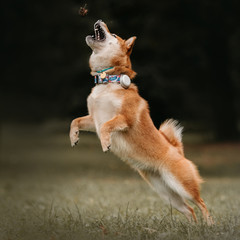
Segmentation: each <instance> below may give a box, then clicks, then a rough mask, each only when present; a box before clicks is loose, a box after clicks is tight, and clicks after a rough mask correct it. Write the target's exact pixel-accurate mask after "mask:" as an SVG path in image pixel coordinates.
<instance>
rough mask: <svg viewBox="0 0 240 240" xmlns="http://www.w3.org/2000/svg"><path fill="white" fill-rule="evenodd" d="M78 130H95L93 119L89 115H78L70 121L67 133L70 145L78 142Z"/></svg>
mask: <svg viewBox="0 0 240 240" xmlns="http://www.w3.org/2000/svg"><path fill="white" fill-rule="evenodd" d="M80 130H82V131H90V132H96V129H95V125H94V122H93V119H92V117H91V116H90V115H87V116H85V117H79V118H76V119H74V120H73V121H72V123H71V126H70V133H69V136H70V141H71V145H72V147H74V146H75V145H76V144H77V143H78V140H79V131H80Z"/></svg>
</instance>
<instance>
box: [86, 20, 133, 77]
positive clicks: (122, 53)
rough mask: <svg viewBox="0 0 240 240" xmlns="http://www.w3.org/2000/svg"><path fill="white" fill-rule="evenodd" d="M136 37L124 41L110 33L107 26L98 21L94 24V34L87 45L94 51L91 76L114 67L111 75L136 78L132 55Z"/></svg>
mask: <svg viewBox="0 0 240 240" xmlns="http://www.w3.org/2000/svg"><path fill="white" fill-rule="evenodd" d="M135 40H136V37H131V38H129V39H128V40H123V39H122V38H120V37H119V36H117V35H116V34H112V33H110V31H109V29H108V27H107V25H106V24H105V23H104V22H103V21H102V20H98V21H97V22H96V23H95V24H94V34H93V35H92V36H87V37H86V43H87V45H88V46H89V47H90V48H91V49H92V50H93V52H92V54H91V57H90V60H89V64H90V68H91V70H92V72H91V74H92V75H96V72H97V71H101V70H103V69H107V68H109V67H113V69H111V70H108V73H109V74H127V75H128V76H129V77H130V78H134V77H135V75H136V73H135V72H134V71H133V70H132V65H131V61H130V54H131V52H132V48H133V45H134V42H135Z"/></svg>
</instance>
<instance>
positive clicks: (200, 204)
mask: <svg viewBox="0 0 240 240" xmlns="http://www.w3.org/2000/svg"><path fill="white" fill-rule="evenodd" d="M194 203H195V204H196V205H197V206H198V207H199V209H200V210H201V212H202V215H203V217H204V219H205V221H206V222H207V224H208V225H209V226H210V225H212V224H214V222H213V219H212V217H211V216H210V214H209V212H208V210H207V207H206V205H205V203H204V201H203V199H202V198H201V197H200V196H196V197H195V198H194Z"/></svg>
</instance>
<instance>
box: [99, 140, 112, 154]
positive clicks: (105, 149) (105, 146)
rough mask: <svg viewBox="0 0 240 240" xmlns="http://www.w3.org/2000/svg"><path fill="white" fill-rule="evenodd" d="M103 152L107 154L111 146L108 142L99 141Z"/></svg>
mask: <svg viewBox="0 0 240 240" xmlns="http://www.w3.org/2000/svg"><path fill="white" fill-rule="evenodd" d="M101 145H102V150H103V152H108V151H110V149H111V144H110V141H109V140H101Z"/></svg>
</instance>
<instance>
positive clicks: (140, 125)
mask: <svg viewBox="0 0 240 240" xmlns="http://www.w3.org/2000/svg"><path fill="white" fill-rule="evenodd" d="M97 23H98V24H99V25H100V26H101V27H102V29H103V30H104V31H105V35H106V38H105V40H104V41H102V42H100V41H99V42H97V41H96V40H92V39H90V40H89V38H87V39H86V41H87V43H88V45H89V46H90V47H91V48H92V49H93V53H92V55H91V57H90V67H91V70H92V71H91V74H93V75H95V74H96V71H98V69H100V68H102V69H103V68H108V67H111V66H113V67H114V68H113V69H111V70H108V71H106V72H107V73H109V74H123V73H124V74H127V75H128V76H129V77H130V78H133V77H135V75H136V73H135V72H134V71H133V70H132V66H131V62H130V54H131V52H132V47H133V45H134V42H135V39H136V37H133V38H130V39H128V40H127V41H125V40H123V39H121V38H120V37H114V36H112V35H111V34H110V32H109V29H108V28H107V26H106V24H104V23H103V22H101V21H98V22H97ZM109 48H110V50H111V51H109ZM104 64H105V65H104ZM88 110H89V115H88V116H85V117H82V118H77V119H75V120H73V121H72V124H71V129H70V139H71V143H72V146H74V145H75V144H76V143H77V142H78V131H79V130H88V131H95V132H97V134H98V136H99V138H100V141H101V145H102V149H103V151H104V152H105V151H108V150H111V151H112V152H113V153H115V154H116V155H118V156H119V157H120V158H121V159H122V160H123V161H125V162H126V163H127V164H129V165H130V166H131V167H132V168H134V169H135V170H137V171H138V172H139V174H140V175H141V176H142V177H143V179H144V180H146V181H147V182H148V183H149V184H150V186H151V187H152V188H153V189H154V190H155V191H156V192H157V193H158V194H159V195H161V196H162V197H163V198H164V199H166V200H167V201H168V202H169V203H170V204H172V206H174V207H175V208H176V209H177V210H179V211H180V212H182V213H183V214H184V215H185V216H186V217H187V218H188V219H189V220H191V219H193V220H194V221H197V219H196V216H195V213H194V210H193V209H192V208H191V207H190V206H189V205H188V204H187V202H186V201H187V200H192V201H193V202H195V203H196V205H197V206H198V207H199V208H200V209H201V211H202V213H203V216H204V218H205V219H206V221H207V223H208V224H212V219H211V217H210V216H209V213H208V211H207V208H206V206H205V204H204V202H203V200H202V199H201V198H200V192H199V185H200V183H201V182H202V179H201V177H200V175H199V173H198V170H197V168H196V166H195V165H194V164H193V163H192V162H191V161H189V160H187V159H186V158H185V157H184V154H183V146H182V142H181V136H180V135H181V131H180V130H179V128H177V125H176V124H175V123H173V121H172V122H171V121H169V122H167V123H166V122H165V123H164V124H162V125H161V127H160V130H157V129H156V128H155V126H154V124H153V122H152V119H151V117H150V114H149V108H148V103H147V102H146V101H145V100H144V99H143V98H141V96H140V95H139V94H138V89H137V87H136V86H135V85H134V84H131V85H130V87H129V88H128V89H124V88H122V87H121V86H120V85H119V84H117V83H114V84H113V83H109V84H99V85H96V87H94V88H93V89H92V92H91V94H90V95H89V97H88Z"/></svg>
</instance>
